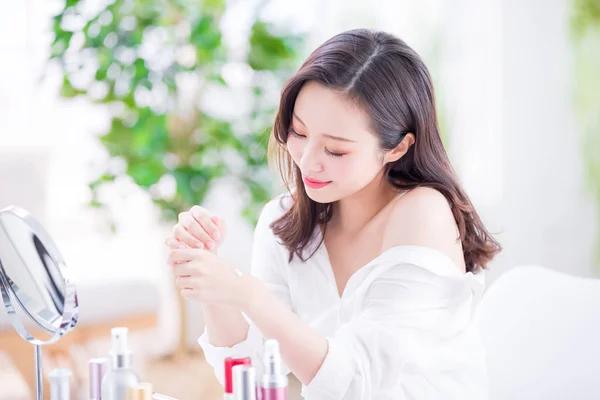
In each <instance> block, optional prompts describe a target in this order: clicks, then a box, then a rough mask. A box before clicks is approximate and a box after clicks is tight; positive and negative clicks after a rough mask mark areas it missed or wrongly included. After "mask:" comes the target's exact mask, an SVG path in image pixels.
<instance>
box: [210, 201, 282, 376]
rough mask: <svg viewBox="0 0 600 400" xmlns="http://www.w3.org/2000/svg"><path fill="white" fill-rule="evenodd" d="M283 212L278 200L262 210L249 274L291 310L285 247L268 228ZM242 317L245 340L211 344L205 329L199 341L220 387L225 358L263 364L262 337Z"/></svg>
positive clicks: (252, 325) (257, 364) (256, 230)
mask: <svg viewBox="0 0 600 400" xmlns="http://www.w3.org/2000/svg"><path fill="white" fill-rule="evenodd" d="M282 212H283V211H282V208H281V205H280V197H278V198H276V199H274V200H272V201H271V202H269V203H268V204H267V205H265V207H264V208H263V210H262V212H261V214H260V216H259V219H258V223H257V225H256V229H255V231H254V244H253V249H252V260H251V267H250V270H251V273H252V275H254V276H256V277H257V278H258V279H260V280H261V281H262V282H263V283H264V284H265V285H266V286H267V288H268V289H269V290H271V291H272V292H273V293H275V295H276V296H277V297H278V298H279V299H280V300H281V301H282V302H283V303H284V304H285V305H286V306H287V307H288V308H289V309H292V306H291V300H290V293H289V288H288V277H287V273H286V269H285V266H286V265H287V258H286V254H285V248H284V247H283V246H282V245H281V244H279V243H278V242H277V238H276V237H275V235H274V234H273V232H272V230H271V228H270V227H269V225H270V224H271V222H273V221H274V220H276V219H277V218H278V217H279V216H280V215H281V214H282ZM244 317H245V318H246V320H247V321H248V324H249V325H250V327H249V329H248V335H247V337H246V339H245V340H244V341H242V342H240V343H237V344H236V345H234V346H232V347H216V346H213V345H211V344H210V338H209V337H208V332H207V331H206V330H205V331H204V334H203V335H202V336H201V337H200V338H199V339H198V343H199V344H200V346H201V347H202V350H203V351H204V355H205V357H206V360H207V361H208V363H209V364H210V365H211V366H212V367H213V369H214V371H215V375H216V376H217V379H218V380H219V382H221V384H223V383H224V361H225V358H227V357H233V358H241V357H251V358H252V365H254V366H257V367H259V366H260V365H262V352H263V344H264V338H263V336H262V334H261V333H260V331H259V330H258V328H257V327H256V326H255V325H254V324H253V323H252V321H251V320H250V319H249V318H248V317H246V315H244ZM257 369H258V370H257V373H260V368H257ZM283 369H284V370H283V373H286V374H287V373H288V372H289V370H288V369H287V367H285V366H283ZM257 376H259V375H257Z"/></svg>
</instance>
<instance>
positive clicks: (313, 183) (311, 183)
mask: <svg viewBox="0 0 600 400" xmlns="http://www.w3.org/2000/svg"><path fill="white" fill-rule="evenodd" d="M330 183H331V181H329V182H323V181H318V180H316V179H311V178H308V177H306V176H305V177H304V184H305V185H306V186H308V187H309V188H311V189H321V188H323V187H325V186H327V185H329V184H330Z"/></svg>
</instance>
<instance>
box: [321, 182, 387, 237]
mask: <svg viewBox="0 0 600 400" xmlns="http://www.w3.org/2000/svg"><path fill="white" fill-rule="evenodd" d="M397 194H398V191H397V189H395V188H393V187H392V186H391V185H390V184H389V183H388V182H387V181H386V180H385V179H383V176H378V177H377V178H375V179H373V181H372V182H371V183H369V184H368V185H367V186H365V187H364V188H362V189H361V190H359V191H358V192H356V193H354V194H353V195H351V196H349V197H346V198H343V199H341V200H339V201H337V202H336V203H334V205H333V215H332V220H331V222H330V224H331V225H333V226H334V227H335V229H336V230H340V231H342V232H344V233H346V234H349V235H351V236H354V234H356V233H358V232H360V231H361V230H362V228H363V227H364V226H365V225H367V224H368V223H369V221H371V220H372V219H373V218H374V217H375V216H376V215H377V214H379V213H380V212H381V210H383V209H384V208H385V207H386V206H387V205H388V204H389V203H390V201H392V199H393V198H394V197H395V196H396V195H397Z"/></svg>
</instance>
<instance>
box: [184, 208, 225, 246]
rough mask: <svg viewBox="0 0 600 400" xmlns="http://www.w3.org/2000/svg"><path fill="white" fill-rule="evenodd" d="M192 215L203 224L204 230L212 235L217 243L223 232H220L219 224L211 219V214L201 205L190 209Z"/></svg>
mask: <svg viewBox="0 0 600 400" xmlns="http://www.w3.org/2000/svg"><path fill="white" fill-rule="evenodd" d="M190 213H191V214H192V216H193V217H194V218H195V219H196V221H198V222H199V223H200V225H202V227H203V228H204V230H205V231H206V232H207V233H208V234H209V235H210V237H211V238H212V240H213V242H214V243H216V242H217V241H218V240H219V239H221V232H219V228H218V227H217V225H216V224H215V223H214V222H213V221H212V220H211V218H210V214H209V213H208V212H207V211H206V210H205V209H203V208H202V207H199V206H194V207H192V209H191V210H190Z"/></svg>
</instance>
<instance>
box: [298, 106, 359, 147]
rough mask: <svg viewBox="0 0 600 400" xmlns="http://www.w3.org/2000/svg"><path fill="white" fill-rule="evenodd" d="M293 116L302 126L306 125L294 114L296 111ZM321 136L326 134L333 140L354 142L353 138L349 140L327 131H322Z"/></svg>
mask: <svg viewBox="0 0 600 400" xmlns="http://www.w3.org/2000/svg"><path fill="white" fill-rule="evenodd" d="M293 116H294V118H296V119H297V120H298V121H300V123H301V124H302V125H304V126H306V124H305V123H304V121H302V120H301V119H300V117H299V116H298V115H297V114H296V112H294V113H293ZM323 136H327V137H328V138H330V139H334V140H339V141H340V142H348V143H356V141H354V140H350V139H347V138H344V137H341V136H334V135H330V134H329V133H324V134H323Z"/></svg>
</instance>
